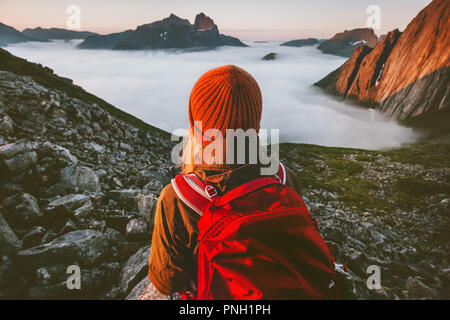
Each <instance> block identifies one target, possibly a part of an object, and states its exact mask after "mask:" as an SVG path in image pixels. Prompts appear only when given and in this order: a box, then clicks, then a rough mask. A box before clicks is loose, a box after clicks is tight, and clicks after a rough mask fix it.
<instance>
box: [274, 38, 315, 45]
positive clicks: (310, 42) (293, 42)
mask: <svg viewBox="0 0 450 320" xmlns="http://www.w3.org/2000/svg"><path fill="white" fill-rule="evenodd" d="M319 43H320V41H319V39H316V38H308V39H298V40H291V41H288V42H284V43H282V44H280V46H286V47H304V46H314V45H316V44H319Z"/></svg>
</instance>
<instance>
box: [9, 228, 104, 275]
mask: <svg viewBox="0 0 450 320" xmlns="http://www.w3.org/2000/svg"><path fill="white" fill-rule="evenodd" d="M109 247H110V243H109V241H108V237H107V236H106V235H105V234H104V233H102V232H99V231H95V230H77V231H73V232H69V233H66V234H64V235H62V236H60V237H58V238H56V239H54V240H52V241H51V242H49V243H46V244H43V245H40V246H37V247H33V248H30V249H25V250H22V251H19V252H18V253H17V259H18V261H19V263H20V265H21V266H22V267H23V268H26V269H32V268H39V267H41V266H45V265H51V264H76V263H78V264H80V265H83V266H84V265H90V264H93V263H94V262H96V261H98V260H99V259H101V258H103V257H104V256H105V255H106V253H107V252H108V249H109Z"/></svg>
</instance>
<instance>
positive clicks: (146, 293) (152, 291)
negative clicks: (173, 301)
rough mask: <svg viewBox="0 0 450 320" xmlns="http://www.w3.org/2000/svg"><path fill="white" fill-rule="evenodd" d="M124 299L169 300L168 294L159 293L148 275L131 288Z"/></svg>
mask: <svg viewBox="0 0 450 320" xmlns="http://www.w3.org/2000/svg"><path fill="white" fill-rule="evenodd" d="M126 300H169V296H166V295H163V294H161V293H159V292H158V290H156V288H155V286H154V285H153V284H152V283H151V282H150V281H149V280H148V277H145V278H144V279H142V280H141V281H140V282H139V283H138V284H137V285H136V286H135V287H134V288H133V290H131V292H130V293H129V294H128V296H127V297H126Z"/></svg>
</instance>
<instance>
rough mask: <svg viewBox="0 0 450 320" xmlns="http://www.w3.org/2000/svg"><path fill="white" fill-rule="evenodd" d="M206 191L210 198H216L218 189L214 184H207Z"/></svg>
mask: <svg viewBox="0 0 450 320" xmlns="http://www.w3.org/2000/svg"><path fill="white" fill-rule="evenodd" d="M205 192H206V194H207V195H208V197H210V198H214V197H215V196H217V190H216V188H214V187H213V186H206V188H205Z"/></svg>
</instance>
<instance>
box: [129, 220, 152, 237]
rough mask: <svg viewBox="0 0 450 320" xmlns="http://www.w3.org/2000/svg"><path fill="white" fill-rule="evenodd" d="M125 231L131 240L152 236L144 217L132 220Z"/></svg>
mask: <svg viewBox="0 0 450 320" xmlns="http://www.w3.org/2000/svg"><path fill="white" fill-rule="evenodd" d="M125 233H126V236H127V239H129V240H145V239H148V238H150V233H149V232H148V226H147V222H146V221H145V220H144V218H139V219H132V220H130V221H129V222H128V224H127V227H126V231H125Z"/></svg>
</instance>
